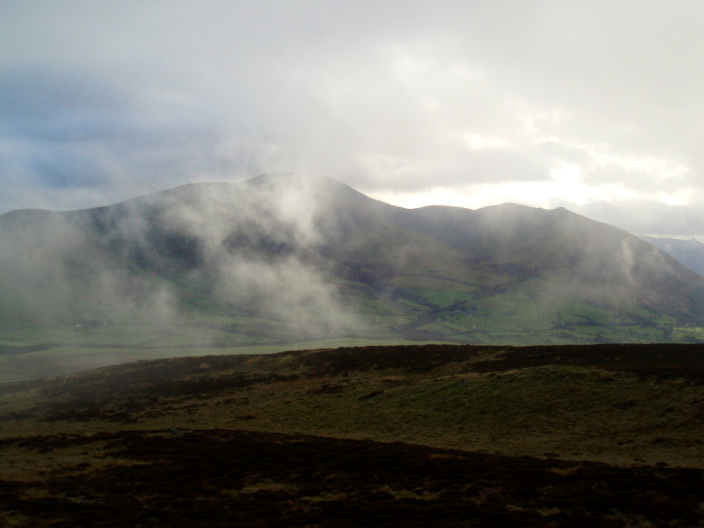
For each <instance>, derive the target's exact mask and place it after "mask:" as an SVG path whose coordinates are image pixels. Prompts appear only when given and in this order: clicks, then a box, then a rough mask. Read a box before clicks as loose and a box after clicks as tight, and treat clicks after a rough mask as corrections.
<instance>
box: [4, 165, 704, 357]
mask: <svg viewBox="0 0 704 528" xmlns="http://www.w3.org/2000/svg"><path fill="white" fill-rule="evenodd" d="M0 248H1V251H0V315H2V321H3V323H4V324H5V330H7V332H9V333H6V335H5V342H4V343H3V344H4V345H5V346H7V347H12V346H15V345H17V346H21V345H27V344H36V343H32V342H31V336H28V332H24V333H22V332H15V330H14V329H16V328H18V325H20V326H21V325H26V324H27V322H30V323H32V324H34V325H35V327H41V328H45V329H47V328H48V329H50V331H48V332H44V333H43V334H42V337H41V338H40V339H39V340H40V342H41V343H43V344H45V345H46V344H47V343H49V344H51V343H56V342H57V341H58V343H60V344H64V345H66V344H73V345H75V344H77V343H79V344H81V345H96V346H115V345H119V344H121V342H122V341H124V339H125V336H129V335H134V333H135V332H136V334H137V335H143V334H145V333H149V336H148V337H146V336H145V338H144V339H141V338H137V339H133V340H132V341H131V343H133V344H134V345H135V346H144V344H145V343H148V344H149V346H173V345H176V346H180V345H184V346H189V345H190V346H193V345H197V344H206V343H208V342H209V343H210V344H216V345H217V346H229V347H232V346H245V345H247V346H250V345H261V344H272V343H291V342H295V341H304V340H312V339H322V338H330V337H332V336H337V337H339V336H343V335H344V336H347V337H350V336H355V337H363V338H410V339H425V340H444V341H455V342H475V343H479V342H498V343H561V342H595V341H605V340H607V341H662V340H670V339H673V338H675V339H676V338H677V336H676V335H674V336H673V332H672V329H673V327H677V326H678V325H684V324H686V323H689V324H694V325H696V324H699V321H700V320H701V318H702V314H703V313H704V278H702V277H701V276H699V275H697V274H695V273H693V272H691V271H690V270H688V269H686V268H684V267H683V266H681V265H680V264H679V263H677V262H676V261H675V260H674V259H673V258H671V257H670V256H669V255H667V254H666V253H664V252H662V251H660V250H658V249H656V248H654V247H653V246H651V245H649V244H647V243H646V242H644V241H642V240H640V239H638V238H636V237H634V236H632V235H630V234H628V233H626V232H624V231H622V230H619V229H616V228H614V227H611V226H608V225H605V224H601V223H598V222H594V221H591V220H588V219H586V218H584V217H581V216H579V215H576V214H573V213H570V212H569V211H566V210H564V209H555V210H550V211H547V210H543V209H534V208H530V207H524V206H518V205H511V204H505V205H502V206H495V207H488V208H485V209H480V210H477V211H472V210H468V209H461V208H451V207H426V208H421V209H416V210H407V209H403V208H399V207H393V206H391V205H388V204H384V203H382V202H379V201H376V200H372V199H371V198H368V197H366V196H364V195H362V194H361V193H358V192H357V191H355V190H353V189H351V188H349V187H347V186H345V185H343V184H341V183H339V182H336V181H334V180H327V179H301V178H295V177H291V176H284V175H279V176H265V177H259V178H254V179H252V180H248V181H246V182H242V183H237V184H225V183H207V184H206V183H203V184H193V185H186V186H183V187H179V188H176V189H171V190H168V191H164V192H161V193H156V194H153V195H149V196H144V197H141V198H137V199H134V200H131V201H128V202H124V203H121V204H116V205H112V206H107V207H101V208H97V209H88V210H82V211H72V212H65V213H56V212H48V211H32V210H28V211H14V212H12V213H8V214H6V215H3V216H2V217H0ZM12 324H14V325H15V326H14V327H11V325H12ZM157 327H158V328H159V330H158V331H155V332H151V330H147V328H152V329H153V328H157ZM185 327H190V328H191V329H192V330H193V332H192V335H198V336H201V339H200V340H196V342H195V343H194V342H193V341H189V339H188V338H184V337H182V334H181V333H179V330H180V329H182V328H185ZM23 328H25V327H23ZM10 330H11V331H10ZM69 330H70V331H69ZM205 330H207V331H205ZM12 332H15V333H14V334H13V333H12ZM57 336H58V337H57ZM179 339H185V342H179ZM35 341H36V340H35Z"/></svg>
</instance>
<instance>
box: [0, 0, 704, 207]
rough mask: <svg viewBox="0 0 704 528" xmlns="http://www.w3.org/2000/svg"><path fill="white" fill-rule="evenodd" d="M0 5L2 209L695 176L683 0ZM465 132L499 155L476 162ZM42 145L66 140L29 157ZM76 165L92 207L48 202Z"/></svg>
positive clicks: (630, 182)
mask: <svg viewBox="0 0 704 528" xmlns="http://www.w3.org/2000/svg"><path fill="white" fill-rule="evenodd" d="M2 9H3V11H4V12H3V15H5V16H3V17H0V50H2V51H0V90H2V92H3V97H2V98H0V99H1V100H2V102H0V141H2V142H4V143H5V145H10V146H11V147H7V148H8V149H10V150H12V152H9V155H5V153H3V154H4V155H5V161H2V160H0V166H1V167H2V168H3V176H2V178H3V180H2V181H3V183H5V184H7V182H12V183H13V185H20V186H23V187H24V189H17V190H15V191H13V193H14V194H15V195H16V196H22V197H26V198H25V199H24V201H22V202H15V201H13V199H12V198H11V197H3V198H2V199H0V200H2V201H1V202H0V208H2V209H1V210H6V209H9V208H12V207H15V206H20V205H23V206H26V205H27V203H28V201H31V200H30V198H29V197H30V196H31V194H32V192H34V193H35V194H36V197H37V202H41V203H51V201H52V197H53V199H54V200H55V201H56V203H57V204H59V205H61V204H67V205H68V204H69V203H71V204H76V205H79V206H80V205H83V206H89V205H98V203H95V202H91V203H83V204H81V203H79V202H80V200H82V199H85V198H86V197H87V196H92V198H93V199H95V200H103V202H104V203H107V202H112V201H116V200H117V199H121V198H124V197H127V196H129V195H136V194H140V193H142V192H148V191H152V190H156V189H158V188H165V187H170V186H173V185H177V184H180V183H185V182H187V181H193V180H203V179H218V180H236V179H242V178H243V177H246V176H253V175H256V174H257V173H261V172H268V171H272V170H290V171H295V172H299V173H304V174H315V175H326V176H333V177H337V178H339V179H341V180H343V181H346V182H347V183H350V184H352V185H356V186H359V187H361V188H363V189H364V190H365V191H367V192H370V193H373V192H374V191H375V190H377V191H380V190H382V189H389V188H394V189H397V190H409V191H410V190H413V191H416V190H417V191H419V192H420V191H423V190H425V189H427V188H429V187H433V186H445V187H448V188H452V187H454V186H459V185H462V186H466V185H468V184H482V183H504V182H514V181H522V182H530V181H534V182H544V181H546V180H549V178H550V171H551V170H552V169H554V168H555V167H557V166H559V165H561V164H563V163H570V164H574V165H576V166H579V167H580V168H582V169H583V170H582V173H583V175H584V178H585V182H586V183H587V184H593V185H596V184H600V183H603V182H605V181H608V180H613V181H620V182H623V184H624V185H625V186H627V187H628V188H629V189H631V190H633V191H634V192H636V194H638V193H640V192H646V191H647V192H649V193H653V192H656V191H657V190H658V189H666V188H667V185H671V184H672V183H671V182H667V181H665V179H664V178H660V177H659V174H658V172H657V170H656V171H655V172H654V173H653V174H652V176H651V177H650V178H648V179H647V181H646V182H644V181H643V180H642V174H637V173H635V172H629V171H624V170H623V169H622V168H619V167H618V166H616V165H614V166H609V165H606V166H600V167H595V166H594V160H593V159H591V157H590V155H589V154H588V153H587V152H586V151H584V150H582V151H580V148H577V147H573V146H570V145H584V146H586V147H588V146H590V145H603V146H606V148H608V150H609V152H611V153H613V154H614V155H615V156H620V157H624V158H627V157H633V158H639V157H640V158H646V157H649V156H650V157H657V158H662V159H665V160H668V161H669V162H671V163H672V164H674V165H682V166H685V167H688V168H689V170H687V171H686V173H684V174H683V175H682V177H681V178H680V179H679V180H677V182H676V183H675V184H676V185H678V186H681V187H682V188H686V187H696V186H698V185H700V184H701V183H702V182H701V179H702V174H704V154H702V151H701V149H700V148H699V144H698V139H697V138H700V137H702V135H704V125H703V124H702V123H704V119H702V114H704V106H703V105H704V103H702V102H701V93H702V89H704V73H702V71H701V68H700V65H699V62H700V60H699V57H698V54H697V52H696V50H698V49H700V48H701V45H702V38H703V37H702V35H701V31H700V27H701V22H702V20H704V8H703V7H702V6H701V4H699V3H695V2H678V3H677V4H671V3H668V4H664V3H660V2H654V1H653V2H651V1H646V2H642V1H638V2H634V1H627V2H621V3H618V4H613V3H612V2H608V3H607V2H602V1H597V2H590V3H577V4H575V3H565V2H558V1H539V2H531V3H530V4H527V3H514V2H499V3H485V2H456V1H441V2H432V3H430V2H421V1H414V2H407V3H405V4H404V7H403V9H400V7H399V6H398V4H397V3H395V2H385V1H382V2H374V3H370V2H347V1H342V2H334V3H329V2H317V1H294V2H286V3H282V2H274V1H263V2H257V3H242V2H238V3H232V2H224V1H223V2H220V1H206V2H182V3H178V4H172V3H167V2H161V1H156V2H148V3H138V2H119V3H109V4H105V3H95V2H87V1H68V2H54V1H46V2H41V3H32V4H27V5H24V6H22V7H18V4H14V5H12V6H11V7H9V6H6V5H4V6H3V8H2ZM467 134H475V135H478V136H484V137H489V138H498V139H500V140H502V141H504V142H505V143H506V147H505V148H503V149H501V150H489V149H487V150H476V149H475V150H472V149H471V148H469V147H468V146H467V145H463V144H462V139H461V138H462V137H463V136H465V135H467ZM46 143H55V144H58V145H64V146H65V147H61V148H59V149H58V150H56V149H49V150H48V151H46V152H44V153H43V154H40V153H41V152H42V151H43V150H45V147H46ZM16 145H21V149H20V150H13V149H14V148H15V146H16ZM17 148H19V147H17ZM62 149H64V150H62ZM7 160H10V161H7ZM60 166H61V167H60ZM52 170H53V171H55V174H54V175H53V176H52V175H51V172H52ZM74 171H75V173H76V178H78V179H79V180H82V181H84V182H85V183H89V182H92V181H94V182H95V184H94V185H93V188H94V191H95V192H94V193H91V194H83V195H74V198H72V199H70V198H68V194H65V193H63V194H62V189H68V188H74V189H75V188H83V185H84V184H81V183H76V182H74V181H72V177H71V173H72V172H74ZM89 173H90V175H89ZM28 175H29V177H27V176H28ZM57 175H58V176H57ZM101 179H102V180H103V181H104V182H105V184H104V186H103V190H102V191H99V189H101V186H100V185H98V184H97V182H98V180H101ZM23 182H24V183H23ZM52 182H53V187H52ZM62 185H63V187H62ZM6 196H9V195H6ZM694 205H695V204H692V206H693V207H694ZM568 206H571V205H568ZM624 207H627V204H625V205H624ZM662 210H663V214H666V213H665V211H666V210H667V208H662ZM630 211H631V214H640V213H641V211H642V209H641V208H640V206H639V205H638V204H634V206H633V207H632V208H631V209H630ZM667 214H669V213H667ZM665 220H666V218H665V217H663V221H665Z"/></svg>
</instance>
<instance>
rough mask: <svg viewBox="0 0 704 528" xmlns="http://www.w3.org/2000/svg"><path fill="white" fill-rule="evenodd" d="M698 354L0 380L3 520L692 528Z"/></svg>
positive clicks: (266, 361)
mask: <svg viewBox="0 0 704 528" xmlns="http://www.w3.org/2000/svg"><path fill="white" fill-rule="evenodd" d="M703 352H704V350H703V349H702V347H701V346H699V345H688V346H685V345H597V346H563V347H527V348H510V347H509V348H506V347H469V346H431V345H429V346H416V347H376V348H360V349H354V348H353V349H338V350H317V351H302V352H287V353H282V354H276V355H266V356H230V357H227V356H219V357H215V356H213V357H201V358H182V359H172V360H161V361H153V362H141V363H136V364H131V365H124V366H117V367H111V368H107V369H102V370H99V371H94V372H88V373H83V374H78V375H73V376H69V377H64V378H57V379H55V380H36V381H32V382H24V383H19V384H11V385H5V386H4V387H3V390H2V395H1V396H0V413H1V414H0V454H1V455H2V456H1V457H0V460H2V463H0V483H1V484H2V494H1V495H0V519H2V521H3V522H4V523H5V524H7V525H16V526H54V525H57V523H64V524H73V525H76V524H80V525H85V526H98V525H100V526H120V525H125V524H129V525H136V524H139V523H143V524H149V525H151V526H187V525H189V524H190V525H192V524H193V523H200V524H201V525H205V526H220V525H227V524H228V523H230V525H231V524H232V523H235V524H238V525H242V526H277V525H280V526H355V525H359V524H374V525H379V526H398V524H399V522H402V523H403V524H408V525H409V526H428V525H434V526H477V525H480V526H507V525H514V526H515V525H520V526H546V527H547V526H697V525H698V524H699V522H700V520H701V519H702V518H703V514H702V510H701V503H702V502H704V495H702V492H701V490H702V479H703V478H704V444H703V443H702V440H701V438H702V433H704V431H703V430H702V422H701V419H700V418H701V413H702V411H703V409H704V408H703V407H702V402H703V401H704V362H703V360H702V358H704V355H703Z"/></svg>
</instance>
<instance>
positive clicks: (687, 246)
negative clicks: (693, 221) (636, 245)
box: [641, 236, 704, 275]
mask: <svg viewBox="0 0 704 528" xmlns="http://www.w3.org/2000/svg"><path fill="white" fill-rule="evenodd" d="M641 238H642V239H643V240H645V241H646V242H647V243H648V244H652V245H653V246H655V247H657V248H660V249H662V250H663V251H666V252H667V253H669V254H670V255H672V256H673V257H674V258H676V259H677V261H678V262H679V263H680V264H682V265H683V266H686V267H688V268H689V269H691V270H692V271H694V272H696V273H698V274H700V275H704V244H702V243H701V242H699V240H697V239H695V238H692V239H690V240H679V239H677V238H660V237H648V236H642V237H641Z"/></svg>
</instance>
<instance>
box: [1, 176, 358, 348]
mask: <svg viewBox="0 0 704 528" xmlns="http://www.w3.org/2000/svg"><path fill="white" fill-rule="evenodd" d="M325 192H326V186H325V185H324V181H323V180H317V179H306V178H297V177H293V176H291V175H277V176H269V177H267V178H266V181H258V180H256V179H255V180H251V181H250V182H247V183H243V184H221V183H212V184H207V183H206V184H197V185H186V186H183V187H179V188H175V189H172V190H169V191H165V192H162V193H157V194H153V195H149V196H146V197H143V198H138V199H135V200H131V201H128V202H124V203H120V204H116V205H114V206H110V207H102V208H98V209H92V210H83V211H72V212H68V213H50V212H45V211H16V212H13V213H11V214H8V215H5V216H4V217H3V218H2V220H3V224H2V232H1V237H2V239H1V240H0V244H1V245H2V247H3V251H2V254H1V256H0V269H1V270H2V275H1V276H0V287H1V288H2V290H1V291H2V296H1V297H0V299H2V310H3V313H4V318H5V319H6V320H11V319H13V318H15V319H17V320H18V321H28V320H29V321H31V322H33V323H35V324H38V325H44V326H46V325H52V324H59V325H76V326H77V327H81V326H83V325H85V324H86V323H90V324H93V325H94V324H98V323H101V324H102V323H106V324H107V323H110V324H115V323H130V324H140V325H169V324H172V325H173V324H178V323H179V322H180V321H184V320H188V319H193V318H194V317H195V318H198V317H203V316H214V317H220V318H223V319H224V318H231V317H237V316H242V317H250V318H258V319H264V320H268V321H270V323H271V324H272V325H278V328H277V329H275V330H273V331H272V334H273V335H276V334H281V335H288V336H289V338H291V337H292V336H293V337H299V338H303V337H304V336H308V335H310V336H316V337H321V336H327V335H335V334H338V335H340V334H344V333H346V332H348V331H355V332H359V331H361V329H362V327H363V325H362V324H361V323H360V321H359V320H358V318H357V317H356V315H355V313H354V311H353V310H350V309H349V307H346V306H345V304H344V301H343V299H342V297H341V295H340V293H339V291H338V288H337V287H336V285H335V283H334V281H332V280H330V279H331V278H330V276H326V269H325V266H324V265H322V262H321V261H320V259H315V258H313V257H312V254H313V253H314V249H315V248H316V247H317V245H319V244H321V243H322V242H323V241H324V236H326V235H325V233H327V232H330V230H331V229H332V230H334V229H335V227H334V225H331V222H334V216H331V215H329V214H328V213H329V211H325V210H323V209H322V208H323V207H324V206H325V205H326V204H328V200H326V199H323V196H322V195H323V194H325ZM223 326H225V324H224V323H223ZM237 327H238V325H237V322H236V320H235V322H234V323H232V322H229V323H227V328H230V329H232V330H236V329H237ZM245 331H246V325H245Z"/></svg>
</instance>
